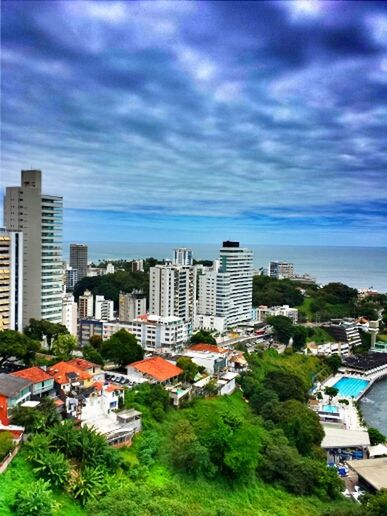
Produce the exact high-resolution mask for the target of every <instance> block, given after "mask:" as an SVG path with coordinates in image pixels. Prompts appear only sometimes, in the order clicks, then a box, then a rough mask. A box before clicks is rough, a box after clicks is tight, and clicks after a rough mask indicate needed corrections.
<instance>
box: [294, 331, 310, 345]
mask: <svg viewBox="0 0 387 516" xmlns="http://www.w3.org/2000/svg"><path fill="white" fill-rule="evenodd" d="M306 337H307V331H306V328H305V327H304V326H294V327H293V348H294V349H303V348H304V347H305V344H306Z"/></svg>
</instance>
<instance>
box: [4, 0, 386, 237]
mask: <svg viewBox="0 0 387 516" xmlns="http://www.w3.org/2000/svg"><path fill="white" fill-rule="evenodd" d="M338 4H339V3H338V2H328V1H327V2H319V1H318V0H316V1H315V2H312V3H310V2H308V3H305V2H253V3H243V4H240V3H238V4H237V3H234V2H208V3H207V2H173V1H171V2H168V1H166V2H84V1H82V2H81V1H77V0H74V1H72V2H63V1H53V2H36V1H35V2H10V1H5V2H3V4H2V15H3V16H2V24H3V27H2V28H3V30H2V48H3V52H2V74H3V81H2V106H1V107H2V127H1V131H2V142H3V145H2V154H3V156H2V157H3V159H2V172H1V173H2V183H3V185H8V184H17V182H18V180H19V171H20V169H22V168H27V167H29V166H33V167H38V168H41V169H42V170H43V172H44V182H45V189H46V190H47V191H48V192H50V193H62V194H63V195H64V199H65V206H66V209H68V210H69V212H68V213H71V218H69V219H68V220H69V221H71V224H73V221H74V220H75V219H76V218H77V217H78V219H79V222H80V221H81V220H82V218H83V217H84V216H85V215H84V214H85V213H87V220H88V221H92V220H93V218H94V220H95V221H98V224H96V226H95V229H94V230H93V231H97V232H98V231H100V232H101V235H102V234H107V233H106V231H105V230H104V229H103V228H102V222H103V216H106V214H108V213H114V214H116V215H115V216H114V217H113V220H114V224H109V231H108V234H109V235H110V236H113V237H114V235H116V236H118V235H119V236H120V237H121V236H122V228H121V227H120V224H121V221H125V224H124V226H123V228H128V231H129V228H130V231H133V228H134V227H135V225H136V224H137V225H139V226H141V227H143V228H144V231H145V228H148V230H147V231H146V232H143V233H142V234H143V235H144V234H146V235H147V237H148V238H151V235H152V231H154V232H155V235H160V234H161V233H162V231H165V232H166V233H165V234H167V233H168V227H170V228H175V229H176V231H177V230H178V231H182V232H185V234H188V235H189V232H190V231H192V232H197V234H198V235H200V230H199V229H198V228H199V226H200V224H202V225H203V226H205V227H207V226H208V228H211V231H210V230H209V231H210V233H211V235H213V234H215V231H216V228H218V230H219V231H223V230H224V229H225V228H227V227H233V228H235V231H237V230H238V231H244V232H245V233H246V234H251V235H252V236H251V238H253V235H254V234H255V235H258V233H257V232H259V231H262V232H267V231H268V228H270V231H273V232H274V233H275V234H278V235H279V234H280V233H281V232H282V234H286V232H287V230H288V228H289V227H291V228H292V234H293V236H294V235H295V234H296V232H297V231H299V235H301V236H297V237H296V236H294V238H298V239H299V240H300V239H301V241H302V234H305V235H306V234H307V231H309V230H310V231H312V230H314V231H316V235H318V234H321V235H322V234H323V229H322V228H324V231H326V230H327V229H330V230H331V231H332V237H331V238H332V242H331V243H335V242H336V243H345V242H347V243H351V238H352V237H353V238H354V240H356V239H357V240H356V241H358V239H359V236H358V234H359V231H362V232H364V231H370V232H371V231H372V232H373V233H374V235H378V237H375V239H374V243H375V242H376V241H377V239H378V238H379V235H380V234H381V232H382V231H383V230H384V229H386V212H387V210H386V202H387V191H386V189H385V187H384V185H385V181H386V172H387V152H386V150H387V149H386V140H385V136H384V135H385V134H386V129H387V127H386V125H387V123H386V120H387V116H386V115H387V110H386V100H387V88H386V62H387V51H386V47H385V44H384V38H383V34H384V32H383V31H384V29H385V20H386V12H387V11H386V4H385V3H383V2H356V3H353V2H340V10H339V8H338ZM371 208H372V209H371ZM109 220H110V219H109ZM184 225H185V226H184ZM80 227H84V226H83V225H82V224H80V225H79V226H78V228H80ZM184 228H185V229H184ZM343 228H344V229H343ZM344 230H345V235H346V236H345V239H346V240H345V241H343V240H342V238H340V240H338V237H337V235H338V234H340V235H341V231H344ZM67 231H69V230H67ZM84 231H85V238H87V231H86V229H85V230H84ZM319 232H320V233H319ZM205 233H206V231H205V230H203V232H202V234H203V238H204V234H205ZM207 233H208V232H207ZM274 233H273V235H274ZM195 234H196V233H195ZM324 234H325V233H324ZM351 235H352V237H351ZM155 238H156V237H155ZM206 238H210V237H209V233H208V234H207V237H206ZM256 238H259V237H258V236H257V237H256ZM273 238H274V236H273ZM278 238H279V237H278ZM305 238H306V241H308V238H309V237H305ZM324 238H325V237H324ZM97 239H98V238H97ZM250 241H251V239H250Z"/></svg>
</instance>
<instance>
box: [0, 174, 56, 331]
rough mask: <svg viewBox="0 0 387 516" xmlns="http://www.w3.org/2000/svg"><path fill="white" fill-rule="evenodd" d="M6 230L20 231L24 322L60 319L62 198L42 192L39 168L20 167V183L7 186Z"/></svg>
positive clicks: (5, 206) (5, 203) (5, 201)
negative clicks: (32, 319) (21, 239)
mask: <svg viewBox="0 0 387 516" xmlns="http://www.w3.org/2000/svg"><path fill="white" fill-rule="evenodd" d="M4 223H5V226H6V228H7V229H9V230H14V231H21V232H23V257H24V259H23V325H26V324H28V322H29V320H30V319H31V318H34V319H46V320H48V321H51V322H54V323H60V322H61V319H62V291H63V277H62V225H63V199H62V197H57V196H50V195H45V194H43V193H42V173H41V171H40V170H22V172H21V186H11V187H7V189H6V194H5V199H4Z"/></svg>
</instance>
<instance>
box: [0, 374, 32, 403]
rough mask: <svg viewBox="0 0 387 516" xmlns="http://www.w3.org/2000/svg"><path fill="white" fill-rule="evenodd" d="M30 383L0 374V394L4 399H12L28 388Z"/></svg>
mask: <svg viewBox="0 0 387 516" xmlns="http://www.w3.org/2000/svg"><path fill="white" fill-rule="evenodd" d="M30 385H31V382H30V381H29V380H25V379H24V378H18V377H17V376H11V375H10V374H5V373H0V394H1V395H2V396H5V397H6V398H14V397H15V396H17V395H18V394H19V393H20V391H22V390H23V389H25V388H26V387H29V386H30Z"/></svg>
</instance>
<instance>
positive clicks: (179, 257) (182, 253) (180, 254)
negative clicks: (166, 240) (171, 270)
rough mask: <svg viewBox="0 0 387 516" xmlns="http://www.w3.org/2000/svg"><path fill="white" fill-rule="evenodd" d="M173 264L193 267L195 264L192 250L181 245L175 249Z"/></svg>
mask: <svg viewBox="0 0 387 516" xmlns="http://www.w3.org/2000/svg"><path fill="white" fill-rule="evenodd" d="M173 264H174V265H182V266H186V267H191V265H193V257H192V250H191V249H187V248H186V247H179V248H178V249H174V251H173Z"/></svg>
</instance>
